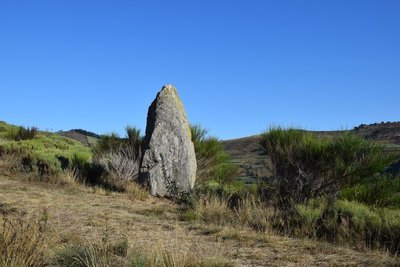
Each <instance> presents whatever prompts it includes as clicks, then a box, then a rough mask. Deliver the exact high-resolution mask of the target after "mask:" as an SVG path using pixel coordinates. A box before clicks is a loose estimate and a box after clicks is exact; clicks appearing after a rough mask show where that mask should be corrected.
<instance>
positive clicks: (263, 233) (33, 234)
mask: <svg viewBox="0 0 400 267" xmlns="http://www.w3.org/2000/svg"><path fill="white" fill-rule="evenodd" d="M67 175H72V174H71V173H69V174H67ZM27 180H28V179H26V177H24V175H18V176H15V175H11V176H5V175H2V176H1V177H0V203H1V206H0V207H1V214H2V215H1V218H2V219H1V221H2V223H1V225H3V226H2V227H3V228H1V229H0V230H1V231H0V232H1V233H2V237H1V243H0V246H1V248H0V251H1V256H0V259H1V260H2V262H1V264H0V265H3V266H24V265H26V266H41V265H43V264H44V265H50V266H299V265H300V266H301V265H303V266H309V265H320V266H332V265H369V266H373V265H375V266H376V265H392V264H396V263H399V261H398V260H397V258H395V257H394V256H393V255H390V254H388V253H385V252H382V251H378V250H375V251H371V250H368V249H366V248H365V247H357V248H345V247H338V246H335V245H332V244H328V243H323V242H317V241H312V240H307V239H292V238H288V237H281V236H278V235H276V234H274V233H273V232H271V231H270V230H269V229H268V228H266V229H258V230H254V228H253V226H252V224H251V223H250V224H246V223H245V222H252V221H256V222H257V223H256V224H265V225H268V222H259V221H257V218H258V217H257V216H256V215H254V209H253V208H249V207H253V206H254V205H252V204H251V203H245V204H243V205H242V206H241V208H240V210H238V211H236V212H233V211H231V210H230V209H229V208H227V207H226V205H225V204H224V203H221V202H220V201H219V200H218V199H217V198H211V199H210V201H209V202H208V203H205V202H203V204H201V203H200V204H198V205H200V206H199V207H197V208H196V209H195V212H196V213H197V214H198V216H201V218H202V219H201V220H195V221H192V222H188V221H182V220H181V216H182V214H181V213H182V212H181V210H180V206H177V205H176V204H174V203H172V202H170V201H167V200H161V199H157V198H152V197H148V198H147V199H146V200H144V201H142V200H132V199H131V198H130V197H129V194H126V193H118V192H110V191H107V190H105V189H103V188H99V187H86V186H83V185H80V184H74V183H64V185H63V186H59V185H55V184H50V183H38V182H29V181H27ZM67 180H71V179H70V178H68V179H67ZM254 201H255V200H254ZM255 206H257V205H255ZM221 212H222V214H224V215H226V217H225V216H221V215H218V214H221ZM260 212H265V211H264V210H262V211H261V210H260ZM225 213H226V214H225ZM269 215H271V214H269ZM272 215H273V214H272ZM213 216H217V217H213ZM262 217H264V216H262ZM236 220H239V221H236ZM3 222H7V223H6V224H4V223H3ZM217 222H218V223H217ZM4 225H5V226H4ZM14 232H15V233H16V236H17V237H14ZM10 236H13V238H10ZM20 251H25V252H26V251H29V253H27V254H26V255H25V254H20ZM17 254H18V256H19V257H20V258H22V259H20V258H18V257H16V255H17ZM28 255H29V257H28Z"/></svg>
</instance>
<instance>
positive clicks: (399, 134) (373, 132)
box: [222, 122, 400, 183]
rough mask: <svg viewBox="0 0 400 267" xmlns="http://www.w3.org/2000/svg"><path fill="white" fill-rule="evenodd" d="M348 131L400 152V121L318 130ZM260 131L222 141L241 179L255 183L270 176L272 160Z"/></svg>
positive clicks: (320, 133)
mask: <svg viewBox="0 0 400 267" xmlns="http://www.w3.org/2000/svg"><path fill="white" fill-rule="evenodd" d="M346 132H353V133H355V134H356V135H358V136H361V137H363V138H365V139H367V140H371V141H374V142H378V143H382V144H384V145H385V146H386V150H387V151H395V152H400V122H386V123H385V122H382V123H374V124H369V125H365V124H362V125H360V126H358V127H355V128H354V129H352V130H343V131H314V133H315V134H316V135H317V136H319V137H324V138H330V137H334V136H338V135H341V134H343V133H346ZM260 138H261V136H260V135H254V136H249V137H243V138H238V139H231V140H225V141H222V144H223V146H224V148H225V150H226V151H227V152H228V153H229V154H230V156H231V158H232V162H233V163H236V164H238V165H239V166H240V171H241V173H240V179H241V180H243V181H244V182H247V183H253V182H254V181H255V180H256V179H257V177H269V176H271V175H272V172H271V160H270V158H269V156H268V155H267V154H266V153H265V152H264V151H263V150H262V149H261V146H260ZM397 168H400V161H399V162H398V163H397V164H394V165H393V172H394V173H398V170H397Z"/></svg>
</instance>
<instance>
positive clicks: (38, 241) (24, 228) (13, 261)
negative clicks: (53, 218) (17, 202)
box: [0, 214, 49, 267]
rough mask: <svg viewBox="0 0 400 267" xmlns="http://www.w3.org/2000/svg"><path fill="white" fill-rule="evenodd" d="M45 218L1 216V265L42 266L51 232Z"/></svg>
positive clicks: (16, 266)
mask: <svg viewBox="0 0 400 267" xmlns="http://www.w3.org/2000/svg"><path fill="white" fill-rule="evenodd" d="M45 224H46V221H45V220H44V219H42V220H39V221H31V220H28V219H27V218H25V217H24V216H20V215H5V214H3V216H2V217H0V266H6V267H21V266H40V265H42V264H43V262H45V259H44V253H45V250H46V249H47V248H48V239H49V232H48V231H47V230H46V229H45V228H46V225H45Z"/></svg>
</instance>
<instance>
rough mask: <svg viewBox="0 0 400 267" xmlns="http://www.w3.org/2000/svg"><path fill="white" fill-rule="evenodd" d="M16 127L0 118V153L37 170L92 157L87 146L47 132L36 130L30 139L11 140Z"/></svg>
mask: <svg viewBox="0 0 400 267" xmlns="http://www.w3.org/2000/svg"><path fill="white" fill-rule="evenodd" d="M19 129H20V128H19V127H17V126H14V125H9V124H6V123H4V122H0V156H1V155H7V154H8V155H14V156H18V157H20V158H21V159H22V164H23V165H24V164H25V165H27V167H28V168H31V169H36V170H38V171H39V172H44V173H42V174H46V173H58V172H60V171H62V169H66V168H72V167H79V166H83V165H84V164H85V163H88V162H90V161H91V159H92V151H91V149H90V148H88V147H85V146H83V145H82V144H80V143H79V142H77V141H75V140H72V139H69V138H66V137H63V136H60V135H57V134H54V133H50V132H42V131H38V132H37V133H36V134H35V136H34V137H33V138H32V139H26V140H22V139H21V140H19V141H15V138H13V136H14V135H13V134H14V133H15V132H17V133H18V131H19Z"/></svg>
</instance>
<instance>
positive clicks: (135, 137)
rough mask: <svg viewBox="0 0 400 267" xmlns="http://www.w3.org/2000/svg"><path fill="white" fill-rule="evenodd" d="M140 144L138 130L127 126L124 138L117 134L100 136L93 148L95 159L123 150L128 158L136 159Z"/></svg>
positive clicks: (141, 141)
mask: <svg viewBox="0 0 400 267" xmlns="http://www.w3.org/2000/svg"><path fill="white" fill-rule="evenodd" d="M142 143H143V137H142V136H141V134H140V130H139V129H137V128H135V127H132V126H127V127H125V137H124V138H121V137H120V136H119V135H118V134H117V133H111V134H106V135H102V136H101V137H100V139H99V140H98V142H97V144H96V146H95V148H94V153H95V155H96V157H102V155H104V154H109V153H119V152H120V151H121V150H123V151H124V153H125V154H126V155H127V156H128V157H133V158H137V157H139V156H140V153H141V148H142Z"/></svg>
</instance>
